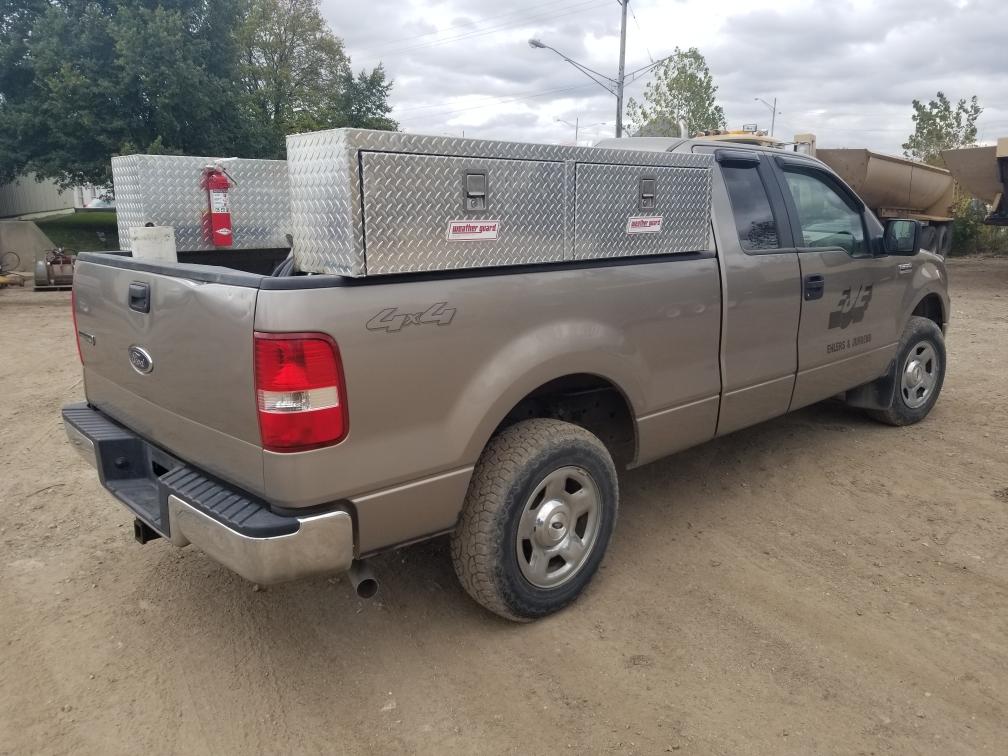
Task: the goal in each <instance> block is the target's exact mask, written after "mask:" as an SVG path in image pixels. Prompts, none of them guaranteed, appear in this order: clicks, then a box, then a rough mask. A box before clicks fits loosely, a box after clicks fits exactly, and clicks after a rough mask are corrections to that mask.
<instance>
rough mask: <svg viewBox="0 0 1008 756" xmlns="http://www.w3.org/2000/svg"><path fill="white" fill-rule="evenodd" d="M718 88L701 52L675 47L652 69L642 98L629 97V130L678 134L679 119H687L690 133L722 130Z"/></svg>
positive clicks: (650, 134) (627, 113)
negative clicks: (650, 78)
mask: <svg viewBox="0 0 1008 756" xmlns="http://www.w3.org/2000/svg"><path fill="white" fill-rule="evenodd" d="M717 90H718V88H717V85H715V84H714V77H713V76H711V72H710V69H708V68H707V61H706V60H705V59H704V56H703V55H701V54H700V51H699V50H697V49H696V48H695V47H691V48H689V49H688V50H681V49H679V48H678V47H677V48H675V51H674V52H673V53H672V55H671V57H669V58H668V59H667V60H665V61H663V62H662V63H660V64H659V65H658V67H657V68H655V72H654V78H653V79H652V80H651V81H649V82H648V83H647V85H646V86H645V87H644V101H643V102H640V103H639V102H637V100H635V99H634V98H632V97H631V98H630V101H629V102H628V103H627V109H626V115H627V121H628V122H629V124H630V131H631V133H634V134H638V135H640V136H680V134H679V121H685V122H686V128H687V130H688V131H689V132H690V133H692V132H694V131H703V130H706V129H723V128H725V117H724V110H722V108H721V106H720V105H718V104H717V101H716V97H717ZM682 136H685V134H684V135H682Z"/></svg>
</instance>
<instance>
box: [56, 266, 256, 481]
mask: <svg viewBox="0 0 1008 756" xmlns="http://www.w3.org/2000/svg"><path fill="white" fill-rule="evenodd" d="M88 257H89V258H90V259H83V260H81V261H79V262H78V264H77V269H76V274H75V278H74V297H75V312H76V317H77V329H78V342H79V344H80V349H81V359H82V361H83V363H84V384H85V391H86V395H87V400H88V403H89V404H91V405H92V406H93V407H95V408H97V409H99V410H101V411H102V412H104V413H105V414H107V415H109V416H110V417H112V418H113V419H115V420H117V421H119V422H120V423H122V424H123V425H125V426H127V427H128V428H130V429H132V430H133V431H135V432H136V433H138V434H139V435H141V436H143V437H145V438H146V439H148V440H149V441H151V442H152V443H154V444H156V445H158V446H161V447H163V448H164V449H166V450H168V451H170V452H172V453H173V454H175V455H177V456H179V457H180V458H182V459H184V460H187V461H190V462H192V463H193V464H196V465H198V466H199V467H201V468H202V469H204V470H207V471H209V472H211V473H213V474H215V475H218V476H220V477H221V478H222V479H224V480H226V481H230V482H232V483H234V484H236V485H239V486H241V487H242V488H244V489H246V490H249V491H251V492H253V493H259V494H261V493H262V491H263V472H262V449H261V447H260V437H259V425H258V419H257V414H256V400H255V389H254V386H253V380H254V378H253V365H252V349H253V345H252V344H253V341H252V340H253V321H254V316H255V304H256V296H257V294H258V288H257V287H256V285H255V282H256V281H257V278H256V277H254V276H249V277H248V279H249V281H250V282H252V283H251V284H250V285H241V284H240V283H239V284H234V283H223V282H220V281H216V282H215V281H214V280H212V277H211V280H197V279H194V278H190V277H185V276H176V275H172V274H171V273H172V272H173V271H171V270H168V271H167V272H153V271H152V270H148V269H144V267H143V266H137V265H135V264H131V263H130V262H129V261H127V260H123V259H122V258H117V257H115V256H112V255H109V256H107V257H108V261H104V260H103V261H101V262H97V261H96V259H97V258H99V257H101V258H104V257H106V256H104V255H101V256H96V255H90V256H88ZM204 278H205V277H204ZM144 310H146V311H144Z"/></svg>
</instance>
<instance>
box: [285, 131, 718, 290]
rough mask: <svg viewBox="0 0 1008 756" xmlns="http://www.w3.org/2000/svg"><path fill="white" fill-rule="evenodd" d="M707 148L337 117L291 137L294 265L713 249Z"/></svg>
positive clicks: (340, 269)
mask: <svg viewBox="0 0 1008 756" xmlns="http://www.w3.org/2000/svg"><path fill="white" fill-rule="evenodd" d="M712 160H713V159H712V157H711V156H710V155H694V154H692V153H676V152H653V151H639V150H624V149H605V148H592V147H566V146H560V145H546V144H521V143H512V142H497V141H488V140H477V139H456V138H452V137H430V136H421V135H416V134H402V133H398V132H388V131H369V130H363V129H333V130H329V131H319V132H313V133H309V134H295V135H291V136H288V137H287V164H288V175H289V180H290V208H291V229H292V235H293V240H294V244H293V249H294V260H295V264H296V266H297V268H298V269H299V270H302V271H304V272H309V273H331V274H338V275H346V276H364V275H383V274H391V273H408V272H417V271H431V270H452V269H460V268H483V267H493V266H504V265H519V264H527V263H547V262H558V261H564V260H576V259H595V258H607V257H626V256H633V255H653V254H677V253H683V252H695V251H704V250H707V249H710V248H711V247H710V244H711V242H710V196H711V172H712Z"/></svg>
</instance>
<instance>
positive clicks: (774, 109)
mask: <svg viewBox="0 0 1008 756" xmlns="http://www.w3.org/2000/svg"><path fill="white" fill-rule="evenodd" d="M753 100H755V101H756V102H762V103H763V104H764V105H766V106H767V109H768V110H769V111H770V136H773V130H774V124H775V123H776V121H777V116H778V113H777V98H776V97H774V98H773V105H771V104H770V103H769V102H767V101H766V100H764V99H763V98H762V97H754V98H753ZM780 115H784V114H783V113H780Z"/></svg>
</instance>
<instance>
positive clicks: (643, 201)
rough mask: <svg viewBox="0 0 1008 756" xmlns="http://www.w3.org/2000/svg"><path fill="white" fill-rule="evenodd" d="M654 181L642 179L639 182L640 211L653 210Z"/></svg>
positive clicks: (655, 181)
mask: <svg viewBox="0 0 1008 756" xmlns="http://www.w3.org/2000/svg"><path fill="white" fill-rule="evenodd" d="M656 183H657V180H656V179H653V178H642V179H641V180H640V209H641V210H654V209H655V184H656Z"/></svg>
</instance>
